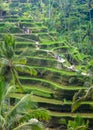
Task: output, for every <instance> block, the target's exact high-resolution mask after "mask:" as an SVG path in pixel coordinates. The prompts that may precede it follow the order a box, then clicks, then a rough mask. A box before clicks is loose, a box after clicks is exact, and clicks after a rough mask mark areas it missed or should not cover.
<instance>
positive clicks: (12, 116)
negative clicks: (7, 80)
mask: <svg viewBox="0 0 93 130" xmlns="http://www.w3.org/2000/svg"><path fill="white" fill-rule="evenodd" d="M0 89H1V91H0V129H1V130H21V128H22V130H23V129H24V128H25V127H26V129H28V130H29V129H30V130H44V127H43V125H42V124H41V122H39V120H37V119H35V118H32V119H31V118H30V117H31V115H30V116H29V110H30V109H31V107H32V106H33V107H34V104H33V103H32V101H31V94H26V95H25V96H24V97H23V98H22V99H21V100H19V101H18V102H17V103H16V104H15V106H11V107H10V109H8V108H7V102H6V98H7V97H9V95H10V93H11V92H12V91H13V89H15V86H10V85H9V86H8V87H5V86H4V82H3V80H2V79H0ZM29 104H31V105H29ZM39 111H40V110H39ZM41 112H42V111H41ZM32 113H33V111H32ZM44 114H45V115H46V112H45V113H44ZM24 116H25V118H24ZM42 118H44V115H43V117H42Z"/></svg>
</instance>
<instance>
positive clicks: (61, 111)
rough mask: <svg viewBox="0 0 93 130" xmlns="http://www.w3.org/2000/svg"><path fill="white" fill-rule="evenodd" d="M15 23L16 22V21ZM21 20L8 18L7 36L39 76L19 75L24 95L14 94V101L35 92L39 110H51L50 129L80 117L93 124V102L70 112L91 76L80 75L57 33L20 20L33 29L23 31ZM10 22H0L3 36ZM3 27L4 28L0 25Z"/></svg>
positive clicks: (30, 21) (40, 25)
mask: <svg viewBox="0 0 93 130" xmlns="http://www.w3.org/2000/svg"><path fill="white" fill-rule="evenodd" d="M15 21H16V22H15ZM18 21H19V20H18V18H14V17H13V18H12V17H11V19H9V22H10V23H11V25H13V26H12V27H10V29H9V32H8V33H12V34H13V35H14V37H15V38H16V46H17V50H16V54H21V53H22V54H24V55H25V57H27V64H28V65H29V66H31V67H33V68H35V69H36V70H37V76H34V77H33V76H31V75H28V74H26V73H20V76H19V79H20V81H21V82H22V84H23V88H24V92H23V93H21V94H20V93H18V92H14V93H12V94H11V95H10V97H11V98H17V99H20V98H21V97H23V96H24V94H26V93H31V92H32V93H33V94H32V100H33V101H35V102H37V103H38V106H39V107H44V108H46V109H48V110H50V115H51V117H52V118H51V121H50V123H49V124H48V125H49V127H58V126H59V125H61V124H60V119H62V118H65V119H66V120H68V119H72V118H73V117H75V116H76V115H77V113H79V114H80V116H82V117H84V118H85V119H89V120H90V125H92V121H93V113H92V112H93V109H92V106H93V102H92V101H86V102H82V105H81V106H80V107H79V109H78V110H77V111H75V113H72V112H71V105H72V98H73V95H74V94H75V92H77V91H78V90H83V89H86V88H87V86H86V85H85V82H87V80H88V79H89V75H88V74H86V73H84V72H80V70H79V69H78V66H75V67H73V66H72V65H71V63H70V62H69V58H68V46H67V43H66V42H65V41H60V40H58V38H57V32H55V31H54V32H53V31H49V30H48V28H47V27H46V26H45V25H44V23H43V21H38V22H35V21H33V20H21V25H22V26H26V27H27V28H28V29H30V30H31V32H30V33H28V34H27V33H25V32H23V30H22V28H20V27H18V26H17V23H18ZM6 22H8V19H5V21H3V22H1V23H0V25H2V28H3V31H2V29H1V28H0V32H1V33H0V35H1V40H2V36H3V35H4V34H5V33H7V30H6V29H4V26H5V24H6ZM0 27H1V26H0Z"/></svg>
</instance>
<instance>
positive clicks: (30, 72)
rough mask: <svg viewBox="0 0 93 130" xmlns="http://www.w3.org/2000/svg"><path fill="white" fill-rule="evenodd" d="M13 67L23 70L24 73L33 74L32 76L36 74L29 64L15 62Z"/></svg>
mask: <svg viewBox="0 0 93 130" xmlns="http://www.w3.org/2000/svg"><path fill="white" fill-rule="evenodd" d="M15 67H16V69H17V70H18V71H19V72H25V73H28V74H30V75H34V76H36V75H37V72H36V70H35V69H34V68H32V67H30V66H27V65H20V64H17V65H15Z"/></svg>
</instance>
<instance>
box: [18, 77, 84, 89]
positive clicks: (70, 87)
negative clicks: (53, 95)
mask: <svg viewBox="0 0 93 130" xmlns="http://www.w3.org/2000/svg"><path fill="white" fill-rule="evenodd" d="M19 79H20V80H30V81H37V83H45V84H47V87H49V88H51V89H54V90H57V89H62V90H71V91H75V90H79V89H86V87H82V86H81V87H79V86H78V87H77V86H64V85H58V84H57V83H54V82H52V81H48V80H45V79H41V78H31V77H22V76H19Z"/></svg>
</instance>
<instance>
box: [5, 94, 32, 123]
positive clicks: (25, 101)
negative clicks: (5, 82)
mask: <svg viewBox="0 0 93 130" xmlns="http://www.w3.org/2000/svg"><path fill="white" fill-rule="evenodd" d="M30 101H31V95H30V94H27V95H25V96H24V97H23V98H22V99H21V100H20V101H19V102H18V103H17V104H16V105H15V106H14V107H13V108H12V110H11V111H10V112H9V113H8V114H7V115H6V117H5V118H6V120H7V121H9V120H10V119H12V118H13V117H15V114H16V111H17V110H18V109H21V111H22V110H25V109H27V108H28V107H27V106H28V105H29V102H30Z"/></svg>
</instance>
